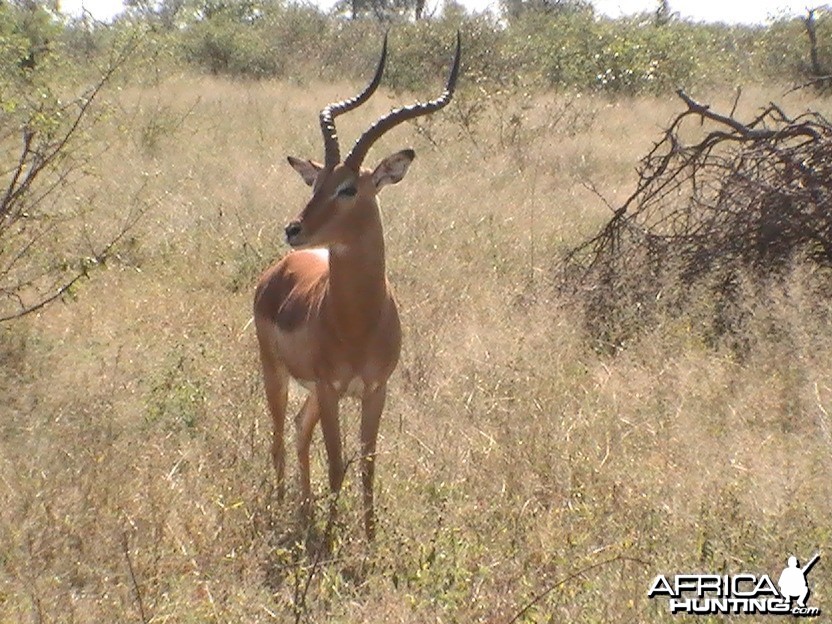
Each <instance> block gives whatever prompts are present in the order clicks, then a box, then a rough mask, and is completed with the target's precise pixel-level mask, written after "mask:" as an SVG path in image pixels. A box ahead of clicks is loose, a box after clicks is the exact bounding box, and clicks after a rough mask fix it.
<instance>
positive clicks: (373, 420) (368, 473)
mask: <svg viewBox="0 0 832 624" xmlns="http://www.w3.org/2000/svg"><path fill="white" fill-rule="evenodd" d="M386 399H387V385H386V384H381V385H380V386H378V387H377V388H375V389H374V390H372V391H370V392H367V393H366V394H365V395H364V397H363V398H362V399H361V484H362V486H363V503H364V532H365V533H366V534H367V539H369V540H372V539H373V537H375V533H376V521H375V512H374V511H373V477H374V476H375V469H376V439H377V438H378V429H379V424H380V423H381V413H382V412H383V411H384V403H385V401H386Z"/></svg>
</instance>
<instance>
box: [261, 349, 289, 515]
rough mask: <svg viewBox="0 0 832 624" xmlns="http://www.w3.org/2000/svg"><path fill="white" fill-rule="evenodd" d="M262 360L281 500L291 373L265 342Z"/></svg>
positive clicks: (273, 458) (278, 491)
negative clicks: (284, 436)
mask: <svg viewBox="0 0 832 624" xmlns="http://www.w3.org/2000/svg"><path fill="white" fill-rule="evenodd" d="M260 360H261V363H262V365H263V385H264V386H265V389H266V402H267V403H268V406H269V412H270V413H271V416H272V428H273V429H272V462H273V463H274V469H275V471H276V472H277V495H278V498H279V499H280V500H283V496H284V493H285V490H286V486H285V481H284V476H285V473H286V452H285V449H284V447H283V427H284V423H285V420H286V403H287V400H288V394H289V373H288V372H287V371H286V367H285V366H283V363H282V362H280V361H279V360H278V359H276V358H275V357H273V356H272V354H271V353H270V352H269V350H268V349H267V346H266V345H265V344H264V341H262V340H261V342H260Z"/></svg>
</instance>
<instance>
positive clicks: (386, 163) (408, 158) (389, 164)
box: [373, 149, 416, 190]
mask: <svg viewBox="0 0 832 624" xmlns="http://www.w3.org/2000/svg"><path fill="white" fill-rule="evenodd" d="M414 158H416V152H414V151H413V150H412V149H406V150H402V151H400V152H396V153H395V154H393V155H392V156H388V157H387V158H385V159H384V160H382V161H381V162H380V163H379V165H378V167H376V170H375V171H373V184H375V185H376V190H381V187H383V186H386V185H388V184H396V182H400V181H401V179H402V178H403V177H404V174H406V173H407V168H408V167H410V163H412V162H413V159H414Z"/></svg>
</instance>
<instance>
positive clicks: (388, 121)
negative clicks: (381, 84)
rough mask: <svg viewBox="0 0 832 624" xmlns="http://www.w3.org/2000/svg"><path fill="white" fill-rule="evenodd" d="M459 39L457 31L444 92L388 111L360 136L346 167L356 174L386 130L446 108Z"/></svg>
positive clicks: (459, 53) (454, 75)
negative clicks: (422, 101)
mask: <svg viewBox="0 0 832 624" xmlns="http://www.w3.org/2000/svg"><path fill="white" fill-rule="evenodd" d="M461 39H462V38H461V36H460V34H459V31H457V33H456V52H455V53H454V64H453V66H452V67H451V73H450V75H449V76H448V83H447V84H446V85H445V91H443V92H442V95H440V96H439V97H438V98H436V99H435V100H431V101H430V102H424V103H418V102H417V103H416V104H413V105H411V106H403V107H401V108H397V109H396V110H393V111H390V112H389V113H387V115H385V116H384V117H382V118H381V119H379V120H378V121H377V122H375V123H374V124H373V125H372V126H370V127H369V128H368V129H367V131H366V132H365V133H364V134H362V135H361V137H359V139H358V141H356V143H355V145H354V146H353V148H352V150H350V153H349V154H347V158H346V159H345V160H344V164H345V165H346V166H347V167H349V168H350V169H352V170H353V171H356V172H357V171H358V170H359V169H360V168H361V163H363V162H364V158H365V157H366V156H367V152H369V151H370V148H371V147H372V146H373V143H375V142H376V141H378V139H379V138H381V137H382V135H384V133H386V132H387V131H388V130H391V129H392V128H394V127H396V126H398V125H399V124H400V123H403V122H405V121H407V120H409V119H415V118H416V117H421V116H422V115H429V114H430V113H435V112H436V111H438V110H439V109H441V108H444V107H445V106H447V104H448V102H450V101H451V98H452V97H453V95H454V90H455V89H456V79H457V77H458V76H459V61H460V58H461V56H462V43H461Z"/></svg>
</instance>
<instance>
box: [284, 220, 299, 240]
mask: <svg viewBox="0 0 832 624" xmlns="http://www.w3.org/2000/svg"><path fill="white" fill-rule="evenodd" d="M301 229H302V228H301V225H300V223H298V222H297V221H292V222H291V223H290V224H289V225H287V226H286V230H285V232H286V241H287V242H290V243H291V242H292V239H293V238H294V237H295V236H297V235H298V234H300V231H301Z"/></svg>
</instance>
